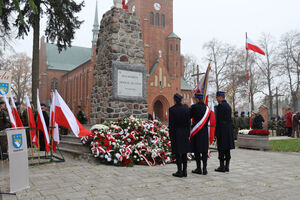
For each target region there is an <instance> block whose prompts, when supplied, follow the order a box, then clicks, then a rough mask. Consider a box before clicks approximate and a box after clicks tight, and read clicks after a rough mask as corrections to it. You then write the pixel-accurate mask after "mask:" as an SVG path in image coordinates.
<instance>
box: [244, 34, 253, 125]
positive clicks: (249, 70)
mask: <svg viewBox="0 0 300 200" xmlns="http://www.w3.org/2000/svg"><path fill="white" fill-rule="evenodd" d="M248 57H249V55H248V43H247V32H246V64H245V66H246V67H245V69H248ZM250 76H251V65H249V69H248V100H249V128H250V129H251V114H252V107H251V79H250Z"/></svg>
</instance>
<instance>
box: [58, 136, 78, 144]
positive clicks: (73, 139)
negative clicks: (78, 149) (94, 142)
mask: <svg viewBox="0 0 300 200" xmlns="http://www.w3.org/2000/svg"><path fill="white" fill-rule="evenodd" d="M60 140H61V141H68V142H77V143H81V138H80V137H76V136H75V135H60Z"/></svg>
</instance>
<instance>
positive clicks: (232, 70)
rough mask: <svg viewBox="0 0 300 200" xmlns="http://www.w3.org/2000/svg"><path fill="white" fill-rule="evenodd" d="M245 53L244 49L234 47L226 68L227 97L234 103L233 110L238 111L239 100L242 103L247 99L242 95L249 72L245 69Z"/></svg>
mask: <svg viewBox="0 0 300 200" xmlns="http://www.w3.org/2000/svg"><path fill="white" fill-rule="evenodd" d="M243 54H245V51H244V50H238V49H234V51H233V54H232V56H231V57H230V60H229V61H228V65H227V67H226V68H225V69H224V77H225V79H224V80H225V82H226V91H227V98H228V100H229V102H230V103H231V104H232V109H233V112H234V111H236V107H237V103H238V102H239V103H241V102H243V101H245V100H246V99H247V98H243V97H242V95H240V93H241V92H242V91H243V89H244V88H245V87H246V85H247V77H246V75H247V74H246V72H245V70H244V65H245V59H244V55H243ZM237 100H238V101H237Z"/></svg>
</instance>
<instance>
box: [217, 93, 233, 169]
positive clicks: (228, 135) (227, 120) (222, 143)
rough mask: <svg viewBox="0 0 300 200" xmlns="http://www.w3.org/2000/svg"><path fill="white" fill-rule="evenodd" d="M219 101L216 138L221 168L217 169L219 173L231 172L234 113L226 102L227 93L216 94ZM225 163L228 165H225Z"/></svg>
mask: <svg viewBox="0 0 300 200" xmlns="http://www.w3.org/2000/svg"><path fill="white" fill-rule="evenodd" d="M216 96H217V97H216V98H217V101H218V103H219V104H218V106H217V118H216V131H215V134H216V138H217V147H218V153H219V161H220V166H219V167H218V168H217V169H215V171H217V172H225V171H226V172H229V163H230V159H231V156H230V150H231V149H234V136H233V129H232V119H231V115H232V111H231V107H230V105H229V104H228V103H227V101H226V100H225V92H221V91H218V92H217V94H216ZM224 161H226V164H225V165H224Z"/></svg>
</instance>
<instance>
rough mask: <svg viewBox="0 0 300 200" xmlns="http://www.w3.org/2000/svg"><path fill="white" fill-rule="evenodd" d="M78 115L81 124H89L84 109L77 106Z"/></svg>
mask: <svg viewBox="0 0 300 200" xmlns="http://www.w3.org/2000/svg"><path fill="white" fill-rule="evenodd" d="M77 110H78V112H77V115H76V118H77V119H78V121H79V122H80V123H81V124H86V123H87V122H88V118H87V117H86V114H85V113H84V112H83V109H82V107H81V106H77Z"/></svg>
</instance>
